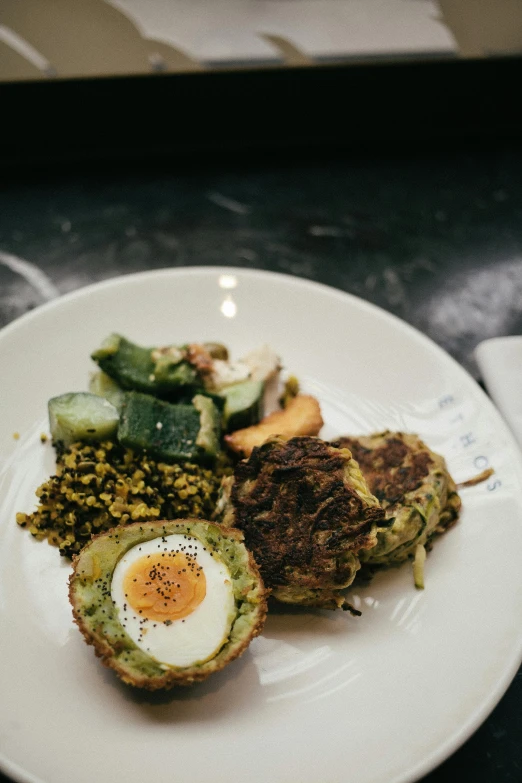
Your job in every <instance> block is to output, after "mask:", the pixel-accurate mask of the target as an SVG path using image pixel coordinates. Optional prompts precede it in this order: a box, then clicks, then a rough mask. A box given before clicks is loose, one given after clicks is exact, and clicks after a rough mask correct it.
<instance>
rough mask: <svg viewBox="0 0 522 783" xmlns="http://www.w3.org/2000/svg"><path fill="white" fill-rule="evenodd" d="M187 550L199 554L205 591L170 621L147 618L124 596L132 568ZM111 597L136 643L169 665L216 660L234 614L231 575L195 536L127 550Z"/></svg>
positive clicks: (154, 541)
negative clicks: (144, 559)
mask: <svg viewBox="0 0 522 783" xmlns="http://www.w3.org/2000/svg"><path fill="white" fill-rule="evenodd" d="M180 550H181V551H184V552H185V553H186V554H189V555H192V556H194V557H195V558H196V560H197V563H198V565H199V566H201V567H202V569H203V572H204V574H205V579H206V594H205V597H204V598H203V600H202V601H201V603H200V604H199V606H197V607H196V608H195V609H194V611H193V612H192V613H191V614H190V615H188V616H187V617H184V618H183V619H180V620H173V621H172V623H171V624H170V625H166V624H165V623H162V622H157V621H154V620H147V619H145V620H144V619H143V617H142V616H140V615H138V614H136V613H135V612H134V610H133V609H132V607H131V606H130V604H129V602H128V599H126V598H125V592H124V589H123V582H124V578H125V573H126V571H127V569H128V568H129V566H130V565H131V564H132V563H134V562H135V561H136V560H139V559H140V558H141V557H143V556H144V555H155V554H158V553H161V552H177V551H180ZM111 596H112V600H113V602H114V604H115V605H116V607H117V609H118V614H119V620H120V622H121V624H122V626H123V627H124V629H125V631H126V632H127V634H128V635H129V636H130V638H131V639H132V640H133V642H134V643H135V644H136V646H137V647H139V648H140V650H142V651H143V652H145V653H147V654H148V655H150V656H151V657H152V658H155V659H156V661H158V662H159V663H162V664H166V665H170V666H191V665H193V664H196V663H202V662H203V661H206V660H208V659H210V658H212V657H213V656H214V655H215V654H216V653H217V652H218V651H219V650H220V648H221V647H222V646H223V644H224V642H225V641H226V639H227V638H228V635H229V633H230V628H231V626H232V623H233V621H234V617H235V602H234V594H233V589H232V579H231V576H230V572H229V570H228V568H227V567H226V565H225V564H224V563H222V562H221V560H220V559H219V556H218V555H216V553H215V552H213V553H212V554H211V550H209V549H208V548H205V546H204V545H203V544H202V543H201V541H199V539H197V538H194V537H193V536H184V535H180V534H179V533H174V534H172V535H168V536H163V537H160V538H153V539H151V540H150V541H145V542H143V543H141V544H137V545H136V546H134V547H132V549H129V551H128V552H126V553H125V554H124V555H123V557H122V558H121V559H120V560H119V561H118V563H117V565H116V568H115V569H114V574H113V577H112V583H111Z"/></svg>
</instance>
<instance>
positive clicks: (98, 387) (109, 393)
mask: <svg viewBox="0 0 522 783" xmlns="http://www.w3.org/2000/svg"><path fill="white" fill-rule="evenodd" d="M89 391H90V392H91V393H92V394H97V395H98V397H105V399H106V400H109V402H110V403H111V405H114V407H115V408H117V409H118V410H121V407H122V405H123V395H124V394H125V392H124V391H123V389H122V388H121V387H120V386H118V384H117V383H116V381H113V380H112V378H111V377H109V376H108V375H107V373H104V372H103V370H98V372H95V373H93V374H92V376H91V379H90V381H89Z"/></svg>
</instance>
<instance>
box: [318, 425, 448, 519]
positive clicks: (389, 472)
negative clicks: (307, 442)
mask: <svg viewBox="0 0 522 783" xmlns="http://www.w3.org/2000/svg"><path fill="white" fill-rule="evenodd" d="M414 437H415V436H414ZM415 440H416V441H418V443H419V444H420V443H421V442H420V441H419V439H418V438H416V437H415ZM381 443H382V445H379V446H375V447H373V448H372V447H370V446H369V445H365V444H366V441H365V439H364V438H352V437H349V436H345V437H342V438H338V439H337V440H335V441H332V445H333V446H336V447H337V448H340V449H343V448H345V449H350V451H351V452H352V455H353V458H354V459H355V460H357V462H358V463H359V467H360V468H361V471H362V473H363V475H364V478H365V479H366V481H367V482H368V486H369V487H370V491H371V492H372V493H373V494H374V495H375V497H376V498H377V500H378V501H379V503H380V504H381V506H382V507H383V508H388V507H389V506H394V505H395V504H397V503H403V502H404V498H405V496H406V495H407V494H408V493H410V492H415V490H416V489H419V487H420V486H421V484H422V481H423V479H424V478H425V477H426V476H427V475H428V473H429V472H430V467H431V466H432V465H433V457H432V454H431V452H430V451H429V450H428V449H427V448H426V447H425V446H424V444H422V449H421V450H414V449H413V448H412V445H411V444H407V443H406V442H405V440H404V437H403V436H402V435H400V434H397V433H386V434H385V435H384V436H383V439H382V440H381ZM415 445H416V446H417V448H420V447H419V446H418V445H417V443H416V444H415Z"/></svg>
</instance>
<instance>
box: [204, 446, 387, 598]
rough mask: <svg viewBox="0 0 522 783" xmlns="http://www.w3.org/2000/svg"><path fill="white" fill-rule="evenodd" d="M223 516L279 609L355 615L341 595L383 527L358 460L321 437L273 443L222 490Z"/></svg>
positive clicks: (244, 464) (240, 468)
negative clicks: (347, 611) (248, 552)
mask: <svg viewBox="0 0 522 783" xmlns="http://www.w3.org/2000/svg"><path fill="white" fill-rule="evenodd" d="M218 514H219V515H220V516H219V517H218V518H220V519H221V520H222V522H223V524H225V525H232V526H234V527H238V528H239V529H240V530H242V531H243V533H244V535H245V543H246V545H247V547H248V548H249V549H251V550H252V552H253V553H254V557H255V559H256V562H257V563H258V565H259V569H260V571H261V574H262V576H263V579H264V581H265V583H266V585H267V587H268V588H270V589H271V591H272V592H271V594H272V595H273V596H274V598H276V599H277V600H279V601H282V602H284V603H289V604H301V605H304V606H318V607H323V608H325V609H336V608H337V607H340V608H345V609H351V607H350V605H349V604H348V602H347V601H346V599H345V597H344V595H343V594H342V592H341V591H342V590H344V589H345V588H346V587H348V586H349V585H351V583H352V582H353V580H354V578H355V574H356V572H357V570H358V569H359V568H360V559H359V556H360V554H361V552H363V551H365V550H367V549H370V548H372V547H374V546H375V544H376V541H377V539H376V528H377V526H378V525H379V524H380V523H381V522H383V520H384V512H383V511H382V509H381V508H380V506H379V502H378V500H377V499H376V498H375V497H374V496H373V495H372V494H371V492H370V490H369V489H368V486H367V484H366V481H365V480H364V478H363V476H362V474H361V471H360V470H359V467H358V465H357V463H356V462H355V460H353V459H352V455H351V452H350V451H349V450H348V449H345V448H335V447H334V446H332V445H331V444H329V443H326V442H325V441H322V440H320V439H319V438H315V437H308V436H301V437H295V438H291V439H290V440H288V441H285V440H283V439H281V438H278V437H276V438H273V439H271V440H268V441H266V442H265V443H264V444H263V445H262V446H259V447H256V448H254V449H253V451H252V454H251V455H250V457H249V458H248V459H246V460H243V461H242V462H239V463H238V464H237V465H236V468H235V472H234V476H233V477H231V478H229V479H225V480H224V482H223V491H222V497H221V498H220V500H219V501H218Z"/></svg>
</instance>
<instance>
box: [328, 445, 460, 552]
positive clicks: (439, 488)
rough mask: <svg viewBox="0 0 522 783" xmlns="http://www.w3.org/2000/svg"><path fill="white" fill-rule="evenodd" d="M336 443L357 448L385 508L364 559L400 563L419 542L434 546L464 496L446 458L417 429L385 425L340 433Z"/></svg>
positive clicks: (356, 453) (355, 453)
mask: <svg viewBox="0 0 522 783" xmlns="http://www.w3.org/2000/svg"><path fill="white" fill-rule="evenodd" d="M333 445H334V446H336V447H339V448H343V447H344V448H349V449H350V450H351V451H352V453H353V456H354V458H355V459H356V460H357V462H358V463H359V466H360V468H361V471H362V473H363V475H364V477H365V479H366V481H367V482H368V485H369V487H370V490H371V492H373V494H374V495H375V496H376V497H377V499H378V500H379V502H380V504H381V506H382V508H383V509H384V512H385V518H386V519H385V522H384V524H383V523H381V525H380V527H379V529H378V531H377V544H376V546H375V548H374V549H373V550H370V551H368V552H365V553H364V558H361V559H364V560H365V561H367V562H369V563H372V564H374V565H392V564H396V563H400V562H402V561H403V560H405V559H407V558H411V557H413V556H414V554H415V548H416V547H417V546H418V545H419V544H421V545H423V546H425V547H426V548H430V546H431V544H432V541H433V539H434V537H435V536H437V535H439V534H440V533H443V532H444V531H445V530H447V529H448V528H449V527H451V525H453V524H454V523H455V522H456V520H457V519H458V516H459V512H460V506H461V501H460V498H459V495H458V493H457V490H456V487H455V483H454V481H453V479H452V478H451V476H450V474H449V472H448V469H447V466H446V463H445V461H444V459H443V457H441V456H440V454H437V453H435V452H434V451H432V450H431V449H429V448H428V446H427V445H426V444H425V443H424V442H423V441H422V440H421V439H420V438H419V436H418V435H415V434H411V433H403V432H390V431H385V432H380V433H374V434H373V435H364V436H360V437H357V438H354V437H351V436H347V437H342V438H338V439H337V440H335V441H333Z"/></svg>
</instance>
